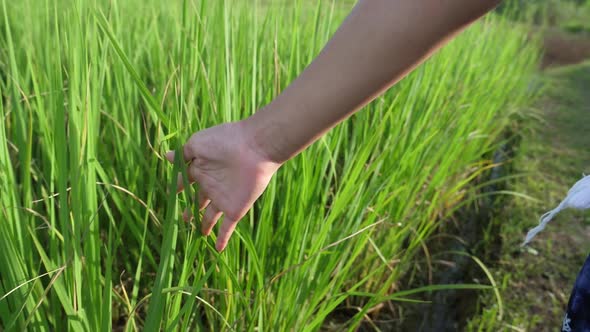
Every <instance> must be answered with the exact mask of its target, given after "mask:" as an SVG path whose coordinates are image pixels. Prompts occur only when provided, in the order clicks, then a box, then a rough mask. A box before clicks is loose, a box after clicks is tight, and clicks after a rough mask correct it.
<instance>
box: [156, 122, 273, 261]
mask: <svg viewBox="0 0 590 332" xmlns="http://www.w3.org/2000/svg"><path fill="white" fill-rule="evenodd" d="M182 151H183V154H184V156H183V157H184V161H185V162H190V164H189V165H188V167H187V176H188V180H189V182H190V183H193V182H197V183H198V184H199V192H198V205H199V210H203V209H205V213H204V215H203V219H202V223H201V232H202V233H203V234H204V235H209V234H210V233H211V230H212V229H213V226H215V224H216V223H217V220H218V219H219V218H220V217H221V215H222V214H223V215H224V219H223V223H222V224H221V227H220V229H219V233H218V236H217V243H216V245H215V248H216V249H217V250H218V251H222V250H223V249H224V248H225V246H226V245H227V243H228V241H229V238H230V237H231V235H232V233H233V231H234V229H235V227H236V225H237V223H238V222H239V221H240V219H241V218H242V217H243V216H244V215H245V214H246V213H247V212H248V210H250V208H251V207H252V205H253V204H254V202H255V201H256V200H257V199H258V197H260V195H261V194H262V193H263V192H264V190H265V189H266V187H267V185H268V182H269V181H270V179H271V178H272V176H273V175H274V173H275V172H276V171H277V170H278V169H279V167H280V166H281V164H279V163H276V162H273V161H272V160H271V159H270V158H269V157H267V156H266V155H265V153H264V152H263V151H262V150H261V149H260V148H259V147H258V146H257V145H256V143H255V142H254V139H253V133H251V132H250V130H249V129H248V127H247V126H246V125H245V123H244V122H243V121H241V122H233V123H226V124H222V125H219V126H215V127H211V128H208V129H205V130H202V131H199V132H197V133H195V134H193V135H192V136H191V138H190V139H189V140H188V141H187V143H186V144H185V145H184V146H183V149H182ZM166 159H168V161H170V162H171V163H173V162H174V151H169V152H168V153H166ZM183 189H184V187H183V179H182V174H179V175H178V182H177V190H178V192H180V191H182V190H183ZM183 217H184V219H185V221H187V220H190V218H192V216H191V212H190V210H187V211H185V212H184V215H183Z"/></svg>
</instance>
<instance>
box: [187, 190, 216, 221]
mask: <svg viewBox="0 0 590 332" xmlns="http://www.w3.org/2000/svg"><path fill="white" fill-rule="evenodd" d="M197 197H198V198H197V200H196V202H197V203H198V204H199V205H198V207H199V211H203V209H205V208H206V207H207V205H209V203H210V202H211V200H210V199H209V198H208V197H207V194H206V193H205V191H204V190H199V193H198V195H197ZM193 217H194V215H193V213H192V210H191V209H190V208H186V209H185V210H184V212H183V214H182V220H184V221H185V222H189V221H191V220H192V219H193Z"/></svg>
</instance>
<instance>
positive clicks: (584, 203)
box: [522, 175, 590, 246]
mask: <svg viewBox="0 0 590 332" xmlns="http://www.w3.org/2000/svg"><path fill="white" fill-rule="evenodd" d="M568 208H569V209H576V210H586V209H590V175H587V176H584V177H583V178H582V179H581V180H580V181H578V182H576V184H574V186H573V187H572V189H570V190H569V191H568V193H567V196H566V198H565V199H564V200H563V201H562V202H561V203H559V205H558V206H557V207H556V208H555V209H553V210H551V211H549V212H547V213H545V214H544V215H542V216H541V218H540V220H539V226H537V227H535V228H533V229H531V230H530V231H529V232H528V234H527V235H526V239H525V240H524V243H523V244H522V245H523V246H524V245H527V244H528V243H529V242H531V240H532V239H533V238H534V237H535V235H537V234H538V233H539V232H540V231H542V230H543V229H545V226H546V225H547V223H549V222H550V221H551V219H553V217H555V215H556V214H558V213H559V212H560V211H561V210H565V209H568Z"/></svg>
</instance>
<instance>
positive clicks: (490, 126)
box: [0, 0, 540, 331]
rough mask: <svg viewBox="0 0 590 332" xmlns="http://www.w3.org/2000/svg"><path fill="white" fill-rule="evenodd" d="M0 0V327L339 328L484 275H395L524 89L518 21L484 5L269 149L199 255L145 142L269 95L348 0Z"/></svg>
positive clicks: (534, 54)
mask: <svg viewBox="0 0 590 332" xmlns="http://www.w3.org/2000/svg"><path fill="white" fill-rule="evenodd" d="M0 3H1V6H0V114H2V119H1V120H2V121H0V251H1V252H2V254H1V255H0V330H6V331H9V330H35V331H104V330H113V329H114V330H118V331H137V330H145V331H157V330H201V331H208V330H212V331H233V330H237V331H255V330H256V331H267V330H268V331H317V330H320V329H322V328H326V324H327V322H328V320H329V317H331V315H333V314H334V313H336V312H338V311H339V310H341V309H342V308H347V309H353V311H354V314H351V315H350V317H348V319H347V321H343V322H341V323H340V324H341V325H339V329H344V330H346V329H350V330H353V329H355V328H357V327H358V326H359V325H360V324H362V323H363V322H366V321H367V317H368V316H367V315H368V314H367V313H368V312H369V311H370V310H371V308H374V307H375V306H376V305H378V304H380V303H384V302H390V301H392V302H393V305H394V306H395V305H396V303H398V301H411V300H412V296H413V295H414V294H416V293H419V292H428V291H433V290H436V289H448V288H452V287H456V288H481V289H484V291H489V292H492V291H493V290H492V289H490V287H491V286H490V284H489V282H488V281H482V283H481V284H475V283H474V284H466V285H432V286H431V287H426V288H418V289H412V288H400V286H399V280H400V278H402V277H403V276H404V275H405V274H407V273H409V272H411V271H412V269H413V266H414V264H415V261H414V257H415V255H416V253H418V252H419V251H421V250H423V248H422V246H423V243H424V241H425V240H426V239H428V238H429V237H430V236H432V235H433V234H435V233H436V230H437V227H438V225H440V224H442V223H445V222H446V221H448V217H449V216H451V215H452V214H453V212H455V211H456V210H457V209H458V208H460V207H461V206H464V205H466V204H469V202H470V201H472V200H473V199H475V198H476V197H477V195H478V194H479V193H480V192H479V188H480V187H479V185H477V184H476V183H475V180H477V179H478V178H480V176H481V175H482V174H484V173H485V172H486V170H488V169H489V168H490V167H491V166H492V160H491V158H492V155H493V152H494V151H495V150H496V149H497V147H498V146H499V145H500V144H502V139H503V135H502V134H503V133H504V132H505V130H506V129H507V128H509V127H510V125H511V123H513V121H516V120H517V119H518V117H520V116H521V113H522V112H523V110H524V109H526V108H525V106H527V105H529V103H530V100H531V98H532V97H533V94H534V92H533V91H532V89H531V81H532V76H533V74H534V70H535V68H536V66H537V63H538V60H539V55H540V50H539V47H538V45H537V44H536V43H535V42H534V41H533V40H530V37H528V36H527V34H526V33H525V31H523V30H522V28H521V27H518V26H514V25H513V24H511V23H510V22H506V21H504V19H503V18H502V17H500V16H498V15H494V14H491V15H488V16H487V17H486V18H485V19H484V20H482V21H480V22H478V23H477V24H475V25H474V26H472V27H470V28H469V29H468V30H467V31H466V32H464V33H463V34H462V35H460V36H459V37H458V38H457V39H455V40H454V41H453V42H451V43H450V44H449V45H448V46H447V47H445V48H444V49H443V50H442V51H441V52H439V53H438V54H437V55H435V56H434V57H433V58H431V59H430V60H429V61H428V62H427V63H425V64H424V65H423V66H421V67H419V68H418V69H417V70H416V71H414V72H413V73H412V74H411V75H410V76H408V77H407V78H406V79H404V80H403V81H401V82H400V83H399V84H397V85H396V86H395V87H394V88H392V89H391V90H390V91H388V92H387V93H386V94H385V95H383V96H381V97H379V98H378V99H377V100H375V101H374V102H373V103H371V104H370V105H369V106H368V107H366V109H365V110H364V111H362V112H360V113H358V114H357V115H355V116H353V117H352V118H350V119H349V120H347V121H346V122H344V123H343V124H341V125H339V126H338V127H336V128H335V129H334V130H332V131H331V132H330V133H329V134H328V135H327V136H325V137H323V138H322V139H320V140H319V141H318V142H317V143H315V144H314V145H312V146H311V147H310V148H309V149H307V150H306V151H305V152H303V153H302V154H300V155H299V156H297V157H296V158H294V159H293V160H291V161H289V162H288V163H286V164H285V165H284V166H283V167H282V168H281V169H280V171H279V172H278V173H277V176H276V177H275V178H274V179H273V180H272V181H271V184H270V185H269V187H268V189H267V191H266V192H265V193H264V194H263V196H262V197H261V198H260V199H259V201H258V202H257V204H256V206H255V207H254V209H253V210H252V211H250V212H249V214H248V215H247V216H246V217H245V218H244V220H242V222H241V223H240V224H239V226H238V228H237V233H236V234H235V235H234V237H233V238H232V240H231V241H230V243H229V245H228V247H227V249H226V250H225V251H223V252H222V253H218V252H217V251H216V250H215V248H214V243H215V242H214V240H215V238H214V236H213V237H208V238H206V237H203V236H201V235H200V228H199V224H198V220H195V221H193V222H191V223H185V222H183V221H182V218H181V212H182V210H183V209H184V208H186V207H187V206H188V207H190V206H191V202H192V198H191V195H190V194H180V195H175V194H174V193H173V192H174V190H169V189H170V188H174V186H175V183H176V176H175V174H176V172H178V171H179V165H176V166H171V165H170V164H169V163H168V162H167V161H166V160H165V158H164V157H163V153H164V152H165V151H167V150H169V149H177V148H179V147H180V146H181V144H182V143H183V142H184V141H186V139H187V138H188V137H189V136H190V135H191V134H192V133H193V132H195V131H198V130H202V129H205V128H207V127H210V126H213V125H216V124H220V123H222V122H227V121H236V120H239V119H243V118H245V117H248V116H249V115H251V114H253V113H254V112H256V110H257V109H259V108H260V107H262V106H264V105H266V104H267V103H269V102H270V101H271V100H272V99H273V97H274V96H276V95H277V94H278V93H279V92H280V91H281V90H282V89H283V88H285V87H286V86H287V85H288V84H289V82H290V81H292V80H293V79H294V78H295V77H296V76H297V74H298V73H299V72H301V71H302V70H303V69H304V68H305V66H306V65H307V64H308V63H309V62H310V61H311V60H312V59H313V58H314V56H315V55H316V54H317V53H318V52H319V51H320V50H321V48H322V46H323V45H324V43H325V42H326V41H327V40H328V38H329V37H330V35H331V34H332V33H333V32H334V31H335V29H336V28H337V27H338V25H339V22H341V21H342V20H343V19H344V17H345V16H346V14H347V13H348V11H349V10H350V9H351V8H352V6H353V4H352V3H351V2H346V3H342V2H338V1H327V0H326V1H318V2H310V1H295V2H294V3H289V4H287V3H286V2H284V1H278V0H277V1H242V0H232V1H230V0H219V1H199V0H184V1H181V0H175V1H169V2H164V1H154V0H147V1H139V0H128V1H119V0H112V1H106V0H105V1H101V0H93V1H84V0H71V1H65V0H56V1H48V0H46V1H39V0H21V1H8V0H0ZM351 79H354V78H351ZM195 189H196V188H195ZM485 282H488V283H487V284H486V283H485ZM349 311H350V310H349Z"/></svg>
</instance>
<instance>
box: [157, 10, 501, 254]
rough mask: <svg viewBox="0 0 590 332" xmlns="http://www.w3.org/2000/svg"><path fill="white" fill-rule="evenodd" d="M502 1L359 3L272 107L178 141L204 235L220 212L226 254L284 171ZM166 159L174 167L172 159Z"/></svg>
mask: <svg viewBox="0 0 590 332" xmlns="http://www.w3.org/2000/svg"><path fill="white" fill-rule="evenodd" d="M498 2H499V0H360V1H359V2H358V4H357V5H356V7H355V8H354V10H353V11H352V13H351V14H350V16H349V17H348V18H347V19H346V20H345V21H344V23H343V24H342V26H341V27H340V28H339V29H338V31H337V32H336V34H334V36H333V37H332V39H331V40H330V42H329V43H328V44H327V45H326V47H325V48H324V50H323V51H322V52H321V53H320V55H319V56H318V57H317V58H316V59H315V60H314V61H313V62H312V63H311V64H310V65H309V66H308V68H307V69H306V70H305V71H304V72H303V73H302V74H301V75H300V76H299V77H298V78H297V79H296V80H295V81H294V82H293V83H292V84H291V85H290V86H289V87H288V88H287V89H285V91H284V92H283V93H282V94H281V95H279V96H278V97H277V98H276V99H275V100H274V101H273V102H272V103H270V104H269V105H267V106H266V107H265V108H263V109H262V110H260V111H258V112H257V113H256V114H254V115H253V116H251V117H250V118H248V119H245V120H243V121H240V122H235V123H226V124H222V125H219V126H215V127H212V128H208V129H206V130H203V131H200V132H197V133H195V134H194V135H193V136H192V137H191V138H190V139H189V141H188V142H187V143H186V144H185V145H184V147H183V148H184V159H185V160H186V161H187V162H188V161H190V162H191V164H190V167H189V169H188V175H189V180H190V181H192V182H198V183H199V205H200V208H201V209H206V210H205V213H204V216H203V219H202V225H201V229H202V232H203V234H205V235H208V234H209V233H210V232H211V230H212V228H213V227H214V225H215V224H216V222H217V220H218V219H219V218H220V217H221V215H222V214H224V215H225V217H224V220H223V223H222V225H221V228H220V230H219V236H218V239H217V244H216V247H217V249H218V250H223V249H224V248H225V246H226V245H227V243H228V241H229V238H230V236H231V234H232V233H233V231H234V229H235V227H236V225H237V223H238V221H239V220H240V219H241V218H242V217H243V216H244V215H245V214H246V213H247V212H248V210H249V209H250V208H251V207H252V204H254V202H255V201H256V199H258V197H259V196H260V195H261V194H262V192H263V191H264V190H265V189H266V186H267V185H268V182H269V181H270V179H271V178H272V176H273V175H274V173H275V172H276V171H277V170H278V169H279V167H280V165H282V164H283V163H284V162H285V161H287V160H289V159H290V158H292V157H293V156H295V155H297V153H299V152H300V151H301V150H303V149H305V148H306V147H307V146H308V145H310V144H311V143H313V142H314V141H315V140H316V139H317V138H319V137H320V136H321V135H322V134H324V133H325V132H326V131H328V130H329V129H330V128H332V127H334V126H335V125H336V124H338V123H339V122H341V121H342V120H344V119H345V118H346V117H348V116H349V115H351V114H352V113H354V112H356V111H358V110H359V109H360V108H361V107H362V106H364V105H366V104H367V103H369V102H370V101H371V100H372V99H374V98H375V97H376V96H378V95H379V94H380V93H382V92H383V91H384V90H386V89H387V88H389V87H390V86H391V85H393V84H394V83H395V82H397V81H398V80H400V79H401V78H403V77H404V76H405V75H406V74H407V73H409V72H410V71H411V70H412V69H413V68H414V67H415V66H417V65H418V64H420V63H421V62H422V61H424V59H426V58H427V57H428V56H429V55H431V54H432V53H433V52H434V51H436V50H437V49H438V48H440V47H441V46H442V45H444V44H445V42H446V41H448V40H449V39H450V38H451V37H452V36H453V35H455V34H456V33H458V32H459V31H461V30H462V29H463V28H465V27H466V26H468V25H469V24H470V23H471V22H473V21H475V20H476V19H477V18H479V17H480V16H482V15H483V14H485V13H486V12H487V11H489V10H491V9H492V8H494V6H496V5H497V3H498ZM167 157H168V159H169V160H170V161H173V160H174V153H173V152H169V153H168V155H167ZM178 189H179V190H182V180H179V182H178ZM185 217H188V215H186V214H185Z"/></svg>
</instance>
